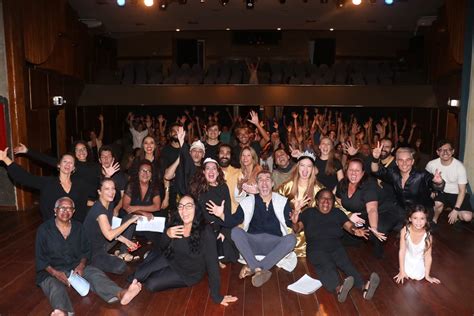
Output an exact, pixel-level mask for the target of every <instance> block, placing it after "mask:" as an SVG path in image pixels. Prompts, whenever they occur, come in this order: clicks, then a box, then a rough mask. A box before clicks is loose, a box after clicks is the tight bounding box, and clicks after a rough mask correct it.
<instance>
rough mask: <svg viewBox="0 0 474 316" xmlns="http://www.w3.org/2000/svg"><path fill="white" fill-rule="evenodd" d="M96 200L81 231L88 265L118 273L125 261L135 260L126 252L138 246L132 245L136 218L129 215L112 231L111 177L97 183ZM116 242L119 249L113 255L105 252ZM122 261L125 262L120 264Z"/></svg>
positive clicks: (122, 268) (124, 266)
mask: <svg viewBox="0 0 474 316" xmlns="http://www.w3.org/2000/svg"><path fill="white" fill-rule="evenodd" d="M98 192H99V199H98V200H97V201H96V202H95V203H94V205H93V206H92V207H91V209H90V210H89V213H87V216H86V219H85V220H84V224H83V226H84V229H85V231H86V234H87V237H88V238H89V240H90V242H91V251H92V255H91V264H92V265H94V266H95V267H97V268H99V269H101V270H102V271H105V272H110V273H116V274H122V273H124V272H125V269H126V268H127V265H126V264H125V262H131V261H133V260H138V259H139V257H138V256H136V257H134V256H133V255H131V254H130V253H129V252H128V250H127V248H128V249H129V250H130V251H135V250H136V249H137V248H138V244H136V243H134V242H132V241H131V240H130V239H132V236H133V232H134V231H135V225H132V224H134V223H135V222H136V221H137V220H138V218H139V216H138V215H129V216H128V217H127V218H125V219H124V220H123V222H122V224H121V225H120V226H118V227H117V228H112V218H113V215H114V204H113V200H114V197H115V192H116V191H115V183H114V181H113V180H112V179H111V178H105V179H103V180H102V181H101V183H100V188H99V190H98ZM117 241H118V242H120V243H121V245H120V250H117V251H116V256H114V255H110V254H109V253H108V251H109V250H111V249H112V248H113V247H114V246H115V245H116V243H117ZM124 261H125V262H124Z"/></svg>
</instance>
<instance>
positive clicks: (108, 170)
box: [102, 160, 120, 178]
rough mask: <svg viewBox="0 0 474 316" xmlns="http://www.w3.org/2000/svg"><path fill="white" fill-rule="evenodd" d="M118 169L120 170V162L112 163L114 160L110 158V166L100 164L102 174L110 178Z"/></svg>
mask: <svg viewBox="0 0 474 316" xmlns="http://www.w3.org/2000/svg"><path fill="white" fill-rule="evenodd" d="M119 170H120V164H119V163H118V162H116V163H114V160H112V163H111V164H110V167H104V166H102V171H103V174H104V175H105V176H106V177H107V178H112V176H113V175H114V174H115V173H116V172H117V171H119Z"/></svg>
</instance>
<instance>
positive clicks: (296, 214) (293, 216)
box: [290, 209, 301, 224]
mask: <svg viewBox="0 0 474 316" xmlns="http://www.w3.org/2000/svg"><path fill="white" fill-rule="evenodd" d="M300 213H301V210H298V209H294V210H293V211H292V212H291V213H290V220H291V222H292V223H293V224H296V223H298V219H299V216H300Z"/></svg>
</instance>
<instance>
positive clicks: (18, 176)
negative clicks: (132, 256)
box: [0, 148, 95, 222]
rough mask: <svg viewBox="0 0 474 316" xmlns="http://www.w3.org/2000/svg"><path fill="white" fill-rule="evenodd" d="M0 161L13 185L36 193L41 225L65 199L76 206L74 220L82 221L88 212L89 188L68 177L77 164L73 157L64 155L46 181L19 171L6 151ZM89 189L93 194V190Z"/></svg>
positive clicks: (43, 178)
mask: <svg viewBox="0 0 474 316" xmlns="http://www.w3.org/2000/svg"><path fill="white" fill-rule="evenodd" d="M0 161H3V162H4V163H5V165H6V166H7V171H8V175H9V176H10V177H11V178H12V179H13V181H14V182H15V183H16V184H19V185H24V186H26V187H29V188H33V189H36V190H39V192H40V201H39V206H40V211H41V216H42V217H43V221H46V220H48V219H50V218H53V217H54V211H53V210H54V203H55V202H56V200H57V199H59V198H60V197H64V196H66V197H69V198H71V199H72V200H73V201H74V203H75V205H76V212H75V213H74V219H76V220H78V221H80V222H82V221H84V218H85V217H86V214H87V209H88V208H87V197H88V196H89V195H90V194H88V193H91V188H90V187H89V186H88V185H87V183H86V182H85V181H83V180H82V179H80V178H72V177H71V175H72V173H73V172H74V170H75V163H76V160H75V159H74V156H73V155H72V154H68V153H66V154H63V155H62V156H61V157H60V158H59V162H58V163H57V168H58V171H59V175H58V176H48V177H41V176H35V175H32V174H30V173H28V172H27V171H26V170H24V169H23V168H21V167H20V166H19V165H17V164H16V163H15V162H13V161H12V160H11V159H10V157H8V148H5V150H3V151H2V150H0ZM92 189H93V190H95V187H94V188H92Z"/></svg>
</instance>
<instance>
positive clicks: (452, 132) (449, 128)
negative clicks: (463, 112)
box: [446, 110, 459, 148]
mask: <svg viewBox="0 0 474 316" xmlns="http://www.w3.org/2000/svg"><path fill="white" fill-rule="evenodd" d="M456 112H457V111H453V110H450V111H447V113H446V114H447V115H446V138H447V139H448V140H450V141H452V142H453V146H454V148H459V120H458V113H456Z"/></svg>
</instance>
